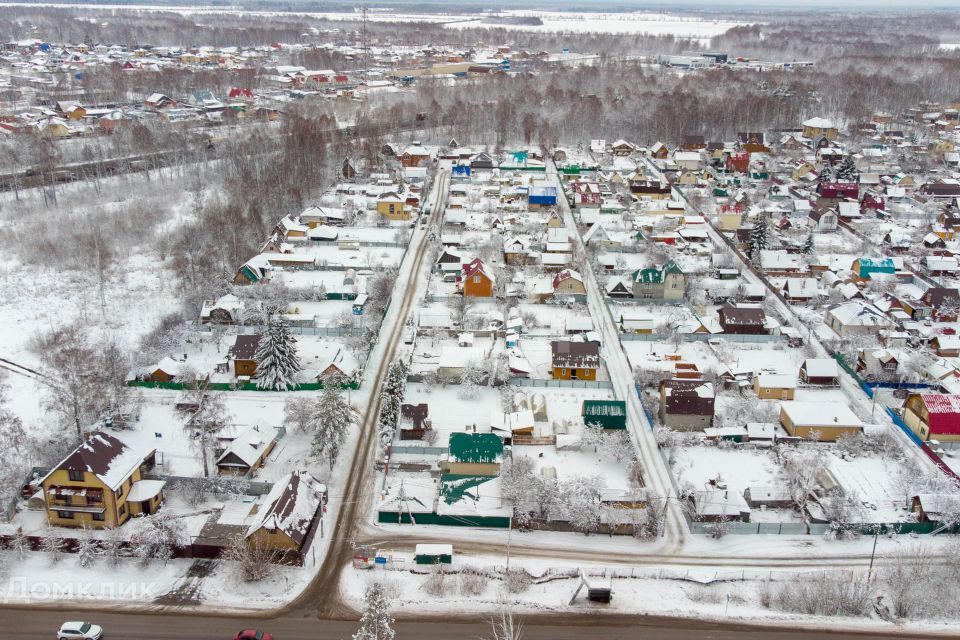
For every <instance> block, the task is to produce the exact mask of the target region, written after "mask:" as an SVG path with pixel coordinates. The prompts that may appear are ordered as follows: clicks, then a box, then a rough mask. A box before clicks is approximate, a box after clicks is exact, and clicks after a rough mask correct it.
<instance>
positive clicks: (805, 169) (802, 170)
mask: <svg viewBox="0 0 960 640" xmlns="http://www.w3.org/2000/svg"><path fill="white" fill-rule="evenodd" d="M815 170H816V167H815V166H813V165H812V164H810V163H809V162H806V161H803V160H801V161H800V162H798V163H797V164H795V165H794V166H793V170H792V171H791V172H790V179H791V180H793V181H794V182H797V181H798V180H800V179H801V178H803V177H804V176H806V175H809V174H810V172H811V171H815Z"/></svg>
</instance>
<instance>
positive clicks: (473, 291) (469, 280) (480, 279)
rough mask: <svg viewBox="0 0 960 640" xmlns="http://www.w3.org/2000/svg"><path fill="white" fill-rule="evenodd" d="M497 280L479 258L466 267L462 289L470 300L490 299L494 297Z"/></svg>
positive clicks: (464, 268)
mask: <svg viewBox="0 0 960 640" xmlns="http://www.w3.org/2000/svg"><path fill="white" fill-rule="evenodd" d="M494 283H495V279H494V276H493V274H492V273H490V272H489V271H488V270H487V268H486V265H484V264H483V261H482V260H480V259H479V258H475V259H474V260H473V261H471V262H469V263H468V264H466V265H464V267H463V280H462V288H463V295H464V296H466V297H468V298H490V297H492V296H493V286H494Z"/></svg>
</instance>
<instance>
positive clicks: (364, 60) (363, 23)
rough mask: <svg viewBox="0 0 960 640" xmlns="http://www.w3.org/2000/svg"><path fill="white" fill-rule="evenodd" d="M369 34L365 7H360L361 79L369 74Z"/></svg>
mask: <svg viewBox="0 0 960 640" xmlns="http://www.w3.org/2000/svg"><path fill="white" fill-rule="evenodd" d="M369 52H370V34H369V33H368V32H367V5H362V6H361V7H360V56H361V59H360V62H361V65H362V66H363V79H364V80H366V79H367V76H368V75H369V74H370V59H369Z"/></svg>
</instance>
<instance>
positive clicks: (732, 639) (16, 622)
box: [0, 609, 956, 640]
mask: <svg viewBox="0 0 960 640" xmlns="http://www.w3.org/2000/svg"><path fill="white" fill-rule="evenodd" d="M68 619H69V620H78V619H80V620H82V619H89V620H90V621H92V622H95V623H97V624H100V625H102V626H103V627H104V636H105V638H106V639H107V640H229V639H231V638H233V635H234V634H235V633H236V632H237V631H238V630H240V629H242V628H250V627H257V628H262V629H264V630H265V631H269V632H271V633H272V634H274V635H275V636H276V638H277V640H348V639H349V638H350V636H352V635H353V633H354V632H355V631H356V630H357V623H356V622H354V621H349V620H348V621H343V620H321V619H318V618H316V617H313V616H302V617H294V616H286V617H283V618H280V619H274V620H257V621H251V620H245V619H241V618H229V617H197V616H191V615H189V614H177V613H174V612H161V613H156V614H141V615H132V614H118V613H111V614H102V615H101V614H94V613H85V612H76V611H72V612H70V611H68V612H62V613H61V612H58V611H37V610H32V611H29V612H28V611H22V610H14V609H5V610H0V628H2V629H4V630H6V631H7V633H6V634H5V635H6V636H7V637H10V638H14V639H15V640H52V639H53V638H55V636H56V630H57V629H58V628H59V625H60V623H61V622H62V621H64V620H68ZM520 620H521V622H522V623H523V638H524V640H584V639H586V638H589V639H590V640H608V639H609V640H621V639H628V638H629V639H631V640H632V639H636V640H864V639H865V638H878V637H883V636H882V635H879V634H876V633H844V632H832V631H807V630H798V629H795V628H793V629H791V628H784V629H780V628H761V627H748V626H743V625H721V624H714V623H710V622H698V621H677V620H671V619H667V618H659V617H643V616H619V617H604V618H597V617H594V616H591V615H590V614H589V613H584V614H581V615H578V616H572V615H564V616H563V617H561V618H554V619H544V618H522V617H521V618H520ZM395 628H396V631H397V640H477V639H479V638H484V637H487V635H488V632H489V625H488V624H487V623H485V622H482V621H480V622H478V621H471V622H466V621H463V622H461V621H457V620H450V619H447V620H441V619H433V620H419V621H401V622H397V624H396V625H395ZM11 632H12V633H11ZM894 635H895V636H896V638H898V639H899V640H911V639H919V638H935V637H942V638H947V637H956V636H948V635H941V636H936V635H910V634H891V637H893V636H894Z"/></svg>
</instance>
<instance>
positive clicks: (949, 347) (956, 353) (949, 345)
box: [930, 335, 960, 358]
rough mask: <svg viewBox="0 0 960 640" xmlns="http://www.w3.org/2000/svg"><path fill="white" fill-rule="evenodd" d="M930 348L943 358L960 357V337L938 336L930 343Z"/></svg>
mask: <svg viewBox="0 0 960 640" xmlns="http://www.w3.org/2000/svg"><path fill="white" fill-rule="evenodd" d="M930 347H931V348H932V349H933V350H934V351H935V352H936V353H937V355H938V356H940V357H941V358H956V357H960V336H958V335H950V336H948V335H938V336H934V338H933V340H931V341H930Z"/></svg>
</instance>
